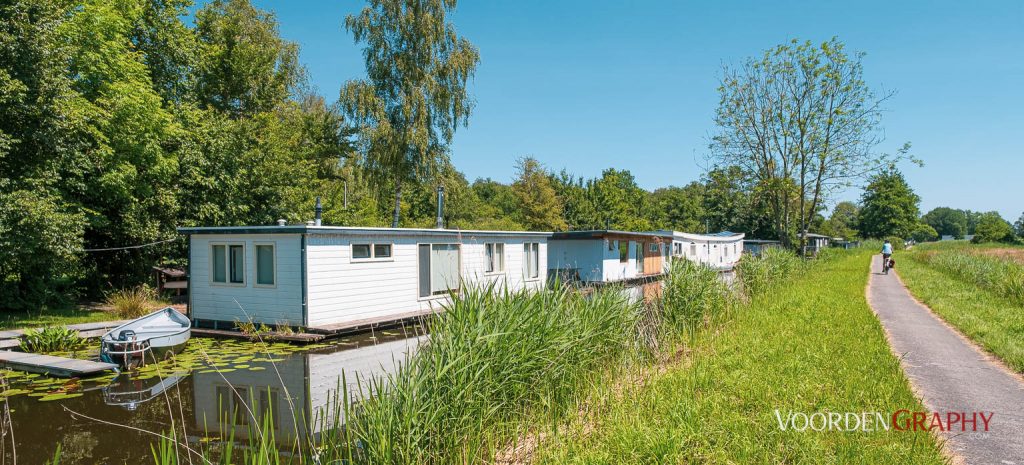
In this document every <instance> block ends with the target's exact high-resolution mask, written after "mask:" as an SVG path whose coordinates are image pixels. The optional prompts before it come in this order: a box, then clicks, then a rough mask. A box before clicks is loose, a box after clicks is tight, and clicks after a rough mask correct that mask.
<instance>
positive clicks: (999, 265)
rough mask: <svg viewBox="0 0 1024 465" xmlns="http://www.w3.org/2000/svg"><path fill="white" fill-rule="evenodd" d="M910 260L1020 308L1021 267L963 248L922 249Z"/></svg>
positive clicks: (1023, 275) (1023, 276)
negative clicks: (994, 294) (1009, 301)
mask: <svg viewBox="0 0 1024 465" xmlns="http://www.w3.org/2000/svg"><path fill="white" fill-rule="evenodd" d="M971 247H974V246H971ZM914 257H915V259H916V260H918V261H919V262H921V263H923V264H925V265H928V266H929V267H931V268H934V269H937V270H940V271H942V272H944V273H947V274H950V275H953V276H954V277H956V278H957V279H961V280H965V281H968V282H970V283H972V284H974V285H976V286H978V287H981V288H984V289H987V290H989V291H992V292H994V293H996V294H998V295H1001V296H1003V297H1006V298H1008V299H1010V300H1013V301H1015V302H1016V303H1018V304H1024V265H1022V264H1021V263H1017V262H1014V261H1012V260H1009V259H1005V258H1000V257H996V256H988V255H983V254H981V253H979V252H978V251H976V250H972V249H970V248H963V247H956V248H950V249H922V251H921V252H920V253H917V254H915V255H914Z"/></svg>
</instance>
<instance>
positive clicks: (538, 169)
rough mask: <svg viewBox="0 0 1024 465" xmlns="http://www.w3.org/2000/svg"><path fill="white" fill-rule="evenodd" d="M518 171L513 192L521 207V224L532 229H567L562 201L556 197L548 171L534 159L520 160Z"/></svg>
mask: <svg viewBox="0 0 1024 465" xmlns="http://www.w3.org/2000/svg"><path fill="white" fill-rule="evenodd" d="M516 170H517V171H518V175H517V177H516V181H515V182H514V183H512V192H513V194H514V195H515V198H516V200H517V201H518V205H519V215H518V216H519V218H518V219H519V222H520V223H522V224H523V225H524V226H526V228H527V229H530V230H539V231H561V230H564V229H566V227H567V225H566V223H565V220H564V219H563V218H562V202H561V200H560V199H559V198H558V196H557V195H556V194H555V189H554V187H552V185H551V179H550V177H549V175H548V173H547V170H545V169H544V167H543V166H541V164H540V163H539V162H538V161H537V160H536V159H534V158H532V157H523V158H520V159H519V160H518V161H517V162H516Z"/></svg>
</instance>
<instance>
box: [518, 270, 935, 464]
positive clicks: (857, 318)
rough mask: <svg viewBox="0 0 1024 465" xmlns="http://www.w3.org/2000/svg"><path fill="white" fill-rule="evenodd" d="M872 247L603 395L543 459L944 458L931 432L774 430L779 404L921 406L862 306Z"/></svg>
mask: <svg viewBox="0 0 1024 465" xmlns="http://www.w3.org/2000/svg"><path fill="white" fill-rule="evenodd" d="M869 253H870V251H862V252H857V253H855V254H852V255H844V256H838V257H834V258H832V259H830V260H827V261H822V262H820V263H817V264H815V265H814V266H813V267H812V268H811V269H810V271H809V272H808V273H807V275H806V276H804V277H802V278H799V279H797V280H795V281H794V282H793V283H792V285H786V286H776V287H774V288H772V289H770V290H768V291H766V292H764V293H762V294H760V295H758V296H755V297H754V298H753V299H752V300H751V302H750V304H749V306H748V307H746V308H742V309H739V310H738V311H737V312H735V316H734V318H733V319H732V320H731V321H730V322H729V323H727V324H726V325H725V326H723V327H722V328H720V329H718V330H716V331H712V332H706V333H703V334H702V335H701V336H699V337H698V338H697V340H696V341H695V344H694V345H693V346H692V347H691V352H690V353H689V354H688V356H687V357H686V359H685V360H684V361H682V362H681V363H679V364H677V365H675V366H672V367H669V368H668V369H667V370H665V371H664V372H663V373H661V374H659V375H657V376H655V377H654V378H653V379H652V380H650V381H649V382H648V383H646V384H645V385H643V386H641V387H639V388H637V389H632V390H630V391H629V392H627V393H625V394H623V395H619V396H616V395H615V394H614V393H611V394H609V396H610V397H609V398H608V399H605V400H604V402H603V404H604V407H603V408H602V410H601V411H600V412H599V414H597V415H594V416H593V418H595V419H596V423H595V424H580V425H578V426H577V427H575V428H574V429H573V430H572V431H571V432H569V433H567V434H563V435H562V436H560V437H559V438H558V439H557V440H551V441H549V442H548V443H547V445H546V446H545V447H544V448H542V450H541V455H540V457H539V460H538V461H539V462H540V463H622V462H627V463H689V462H694V463H700V462H714V463H782V462H787V463H792V462H800V463H853V462H856V463H942V462H943V461H944V459H943V458H942V456H941V454H940V452H939V448H938V446H937V445H936V443H935V441H934V440H933V439H932V437H931V436H929V435H927V434H926V433H906V432H872V433H861V432H857V433H846V432H805V433H800V432H793V431H781V430H780V429H779V427H778V425H777V422H776V419H775V417H774V410H775V409H779V410H781V411H783V412H785V411H788V410H793V411H802V412H807V413H813V412H817V411H826V410H827V411H835V412H848V411H850V412H862V411H878V412H893V411H895V410H898V409H901V408H907V409H920V408H921V406H920V404H919V403H918V401H917V400H916V399H915V398H914V396H913V395H912V393H911V391H910V389H909V387H908V383H907V381H906V379H905V378H904V376H903V373H902V371H901V370H900V367H899V364H898V361H897V360H896V358H895V357H894V356H893V355H892V353H891V352H890V351H889V347H888V345H887V343H886V341H885V337H884V335H883V332H882V329H881V326H880V324H879V323H878V321H877V319H876V318H875V316H874V314H873V313H872V312H871V310H870V308H869V307H868V304H867V301H866V299H865V291H864V290H865V285H866V279H867V276H868V270H867V266H868V254H869Z"/></svg>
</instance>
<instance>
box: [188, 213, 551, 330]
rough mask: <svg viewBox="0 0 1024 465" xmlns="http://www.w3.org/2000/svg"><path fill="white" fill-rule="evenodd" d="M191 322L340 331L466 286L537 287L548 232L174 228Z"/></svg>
mask: <svg viewBox="0 0 1024 465" xmlns="http://www.w3.org/2000/svg"><path fill="white" fill-rule="evenodd" d="M178 231H180V232H181V233H182V234H185V235H187V237H188V245H189V252H188V259H189V260H188V261H189V263H188V267H189V273H188V279H189V283H188V289H189V303H188V306H189V312H190V313H189V316H190V317H191V318H192V321H193V325H194V326H199V327H207V328H215V329H231V328H233V327H235V324H236V322H239V321H241V322H248V321H252V322H255V323H264V324H267V325H288V326H298V327H302V328H307V329H308V330H310V331H311V332H327V333H332V332H339V331H344V330H347V329H352V328H357V327H365V326H368V325H373V324H378V323H384V322H395V321H400V320H403V319H410V318H416V317H417V316H421V315H425V314H427V313H430V312H432V311H436V310H438V309H439V308H440V307H441V306H442V305H443V304H444V303H446V302H448V300H449V299H450V296H451V294H452V293H457V292H458V291H459V290H460V289H461V288H462V286H466V285H472V284H475V283H480V284H488V283H494V284H495V285H496V286H498V287H499V288H508V289H512V290H518V289H536V288H540V287H542V286H544V285H545V281H546V280H547V268H548V266H547V257H548V251H547V246H548V244H547V243H548V237H549V236H550V235H551V233H547V232H524V231H462V230H454V229H410V228H366V227H339V226H320V225H317V224H314V223H312V222H311V223H309V224H306V225H286V224H284V221H283V220H282V221H279V222H278V225H277V226H244V227H194V228H179V229H178Z"/></svg>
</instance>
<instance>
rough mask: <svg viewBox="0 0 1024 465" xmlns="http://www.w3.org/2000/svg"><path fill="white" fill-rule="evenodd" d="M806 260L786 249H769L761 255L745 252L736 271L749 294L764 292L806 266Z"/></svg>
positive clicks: (754, 294)
mask: <svg viewBox="0 0 1024 465" xmlns="http://www.w3.org/2000/svg"><path fill="white" fill-rule="evenodd" d="M804 266H805V265H804V261H803V260H801V259H800V258H799V257H797V256H796V255H794V254H793V253H792V252H790V251H788V250H784V249H767V250H765V251H764V252H762V253H761V255H760V256H754V255H750V254H744V255H743V257H742V258H741V259H740V262H739V264H737V265H736V273H737V275H738V276H739V279H740V283H741V285H742V286H743V290H744V292H745V293H746V294H747V295H748V296H751V297H753V296H756V295H758V294H761V293H764V292H766V291H768V290H770V289H771V288H773V287H774V286H775V285H777V284H778V283H780V282H783V281H784V280H786V279H787V278H789V277H791V276H792V275H793V274H795V273H797V272H799V271H800V270H802V269H803V267H804Z"/></svg>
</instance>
